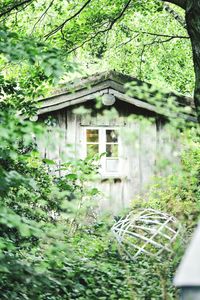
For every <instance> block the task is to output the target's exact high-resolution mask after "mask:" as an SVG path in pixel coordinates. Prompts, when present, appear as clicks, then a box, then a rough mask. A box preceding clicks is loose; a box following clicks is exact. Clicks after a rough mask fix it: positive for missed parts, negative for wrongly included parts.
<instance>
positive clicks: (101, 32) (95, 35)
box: [68, 0, 132, 54]
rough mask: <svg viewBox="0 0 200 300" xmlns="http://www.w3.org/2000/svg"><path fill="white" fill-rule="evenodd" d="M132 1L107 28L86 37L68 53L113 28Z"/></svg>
mask: <svg viewBox="0 0 200 300" xmlns="http://www.w3.org/2000/svg"><path fill="white" fill-rule="evenodd" d="M131 1H132V0H129V1H128V2H127V3H126V5H125V6H124V8H123V9H122V11H121V12H120V13H119V15H118V16H117V17H116V18H114V19H113V20H112V21H111V22H110V24H109V26H108V27H107V28H105V29H102V30H99V31H97V32H96V33H95V34H93V35H92V36H90V37H89V38H88V39H86V40H85V41H84V42H83V43H82V44H80V45H78V46H76V47H75V48H73V49H72V50H70V51H68V54H69V53H72V52H73V51H75V50H77V49H79V48H81V47H83V46H84V45H85V44H86V43H88V42H90V41H91V40H93V39H94V38H95V37H97V36H98V35H99V34H103V33H105V32H107V31H109V30H111V29H112V28H113V26H114V24H115V23H116V22H117V21H118V20H119V19H121V17H122V16H123V14H124V13H125V11H126V10H127V9H128V7H129V5H130V3H131Z"/></svg>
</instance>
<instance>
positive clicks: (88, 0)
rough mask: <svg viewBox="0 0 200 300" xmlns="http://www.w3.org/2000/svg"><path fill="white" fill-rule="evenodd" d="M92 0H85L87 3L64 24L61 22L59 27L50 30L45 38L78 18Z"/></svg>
mask: <svg viewBox="0 0 200 300" xmlns="http://www.w3.org/2000/svg"><path fill="white" fill-rule="evenodd" d="M91 1H92V0H87V1H86V2H85V4H84V5H83V6H82V7H81V8H80V9H79V10H78V11H77V12H76V13H75V14H74V15H72V16H71V17H69V18H68V19H66V20H65V21H64V22H63V23H62V24H60V25H59V26H58V27H56V28H55V29H53V30H52V31H50V32H49V33H47V34H46V35H45V36H44V37H45V39H48V38H49V37H50V36H51V35H53V34H55V33H56V32H58V31H59V30H61V29H62V28H63V27H64V26H65V25H66V23H67V22H69V21H71V20H72V19H74V18H76V17H77V16H78V15H79V14H80V13H81V12H82V11H83V10H84V8H85V7H86V6H87V5H88V4H89V3H90V2H91Z"/></svg>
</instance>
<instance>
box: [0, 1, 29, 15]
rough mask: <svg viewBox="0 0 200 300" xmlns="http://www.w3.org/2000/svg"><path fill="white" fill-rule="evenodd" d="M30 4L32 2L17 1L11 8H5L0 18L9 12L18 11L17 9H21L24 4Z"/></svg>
mask: <svg viewBox="0 0 200 300" xmlns="http://www.w3.org/2000/svg"><path fill="white" fill-rule="evenodd" d="M32 2H33V0H24V1H20V2H19V1H18V2H17V3H15V4H14V5H11V6H8V7H7V8H5V10H4V11H3V12H1V13H0V18H1V17H3V16H5V15H7V14H9V13H10V12H11V11H13V10H15V9H18V8H19V7H21V6H23V5H25V4H29V3H32Z"/></svg>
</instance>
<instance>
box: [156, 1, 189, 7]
mask: <svg viewBox="0 0 200 300" xmlns="http://www.w3.org/2000/svg"><path fill="white" fill-rule="evenodd" d="M161 1H163V2H169V3H173V4H176V5H177V6H179V7H181V8H183V9H186V1H187V0H161Z"/></svg>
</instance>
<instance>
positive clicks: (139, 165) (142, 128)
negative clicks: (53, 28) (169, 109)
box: [38, 71, 193, 213]
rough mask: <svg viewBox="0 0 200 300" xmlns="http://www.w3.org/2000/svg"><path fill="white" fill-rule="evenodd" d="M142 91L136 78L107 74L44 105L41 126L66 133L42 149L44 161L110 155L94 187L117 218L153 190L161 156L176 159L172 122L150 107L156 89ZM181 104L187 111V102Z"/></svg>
mask: <svg viewBox="0 0 200 300" xmlns="http://www.w3.org/2000/svg"><path fill="white" fill-rule="evenodd" d="M130 82H132V83H134V84H135V86H136V87H137V89H136V90H137V91H139V92H138V93H137V96H132V94H131V95H130V94H127V93H126V86H127V84H128V83H130ZM142 86H143V83H142V82H141V81H139V80H137V79H136V78H133V77H130V76H126V75H123V74H120V73H117V72H114V71H112V72H104V73H101V74H95V75H93V76H90V77H88V78H82V79H80V80H79V81H77V82H76V83H75V82H74V83H70V84H68V86H67V88H66V87H64V88H61V89H59V90H56V91H55V92H54V94H53V95H51V96H50V97H48V98H46V99H42V100H40V101H39V104H40V108H39V111H38V118H39V121H42V122H46V123H48V122H50V123H52V124H51V125H55V128H56V127H58V128H60V129H61V131H62V132H63V134H62V135H61V136H60V137H59V138H57V133H56V131H55V132H53V131H52V130H51V131H50V132H49V136H48V138H47V137H46V138H45V139H46V141H43V142H42V143H40V146H39V147H40V151H41V153H42V156H43V157H45V158H49V159H54V160H56V161H57V162H58V163H60V162H61V161H65V159H66V160H67V159H69V157H71V158H72V157H76V158H85V157H86V156H87V155H94V154H96V153H99V154H100V153H106V154H105V155H103V156H102V157H101V161H100V168H99V174H100V177H99V181H98V183H92V184H94V185H98V187H99V188H100V189H101V190H102V192H103V196H102V197H101V201H100V203H99V205H100V207H101V208H103V209H108V210H111V211H112V212H113V213H116V212H117V211H119V210H120V209H123V208H125V207H127V206H129V205H130V202H131V200H133V199H134V198H135V197H136V196H137V195H138V194H141V193H143V191H144V190H145V189H146V188H147V185H148V183H150V181H151V179H152V177H153V176H154V175H155V174H156V172H158V171H157V170H156V163H157V161H158V156H159V155H158V153H162V155H163V154H166V157H168V158H170V159H172V158H174V159H176V157H175V154H174V147H173V146H172V144H173V143H172V138H171V137H170V136H169V135H168V134H166V133H165V130H164V124H165V122H166V120H167V117H166V116H165V115H164V114H163V113H161V112H160V111H159V110H158V107H157V106H156V105H155V104H152V101H148V97H149V99H150V97H151V94H152V93H154V92H155V89H152V87H151V86H150V85H148V84H145V86H146V87H149V89H150V92H149V94H148V95H147V93H141V92H140V91H141V89H142ZM152 91H153V92H152ZM168 96H169V95H168ZM178 101H179V102H180V105H182V104H181V101H182V99H181V98H180V99H178ZM184 105H185V104H184ZM190 118H191V119H192V118H193V117H192V116H190ZM47 139H48V141H47ZM51 139H52V140H55V139H56V146H55V147H54V148H53V149H52V148H51V147H49V144H48V143H49V141H50V140H51ZM70 155H71V156H70Z"/></svg>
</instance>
